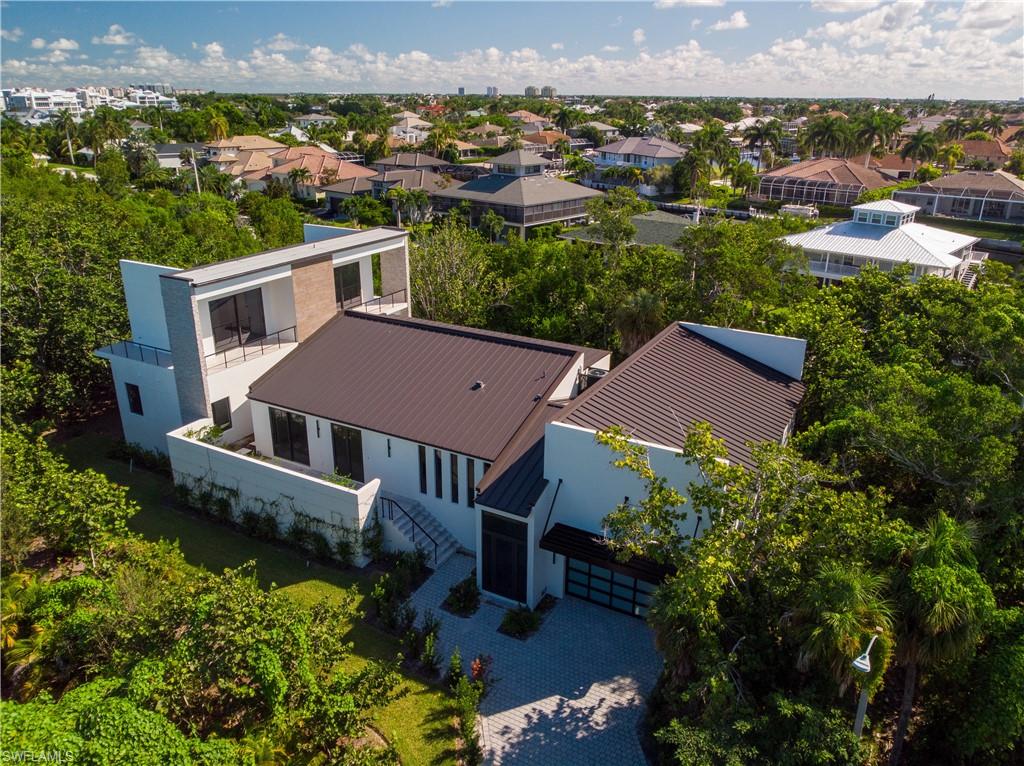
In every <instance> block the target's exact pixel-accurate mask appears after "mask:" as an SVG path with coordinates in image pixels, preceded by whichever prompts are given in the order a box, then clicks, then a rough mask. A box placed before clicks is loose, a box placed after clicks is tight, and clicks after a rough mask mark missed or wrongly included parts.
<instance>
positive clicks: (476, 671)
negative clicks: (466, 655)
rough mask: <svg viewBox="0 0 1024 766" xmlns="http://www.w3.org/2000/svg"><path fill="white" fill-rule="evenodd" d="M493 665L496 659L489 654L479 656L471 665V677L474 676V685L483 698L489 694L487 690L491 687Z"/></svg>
mask: <svg viewBox="0 0 1024 766" xmlns="http://www.w3.org/2000/svg"><path fill="white" fill-rule="evenodd" d="M493 664H494V658H493V657H492V656H491V655H489V654H478V655H477V656H476V657H474V658H473V661H472V662H471V663H469V672H470V675H472V676H473V683H474V684H476V685H477V688H478V689H479V692H480V696H481V697H482V696H483V695H484V694H486V693H487V689H488V688H489V687H490V685H491V665H493Z"/></svg>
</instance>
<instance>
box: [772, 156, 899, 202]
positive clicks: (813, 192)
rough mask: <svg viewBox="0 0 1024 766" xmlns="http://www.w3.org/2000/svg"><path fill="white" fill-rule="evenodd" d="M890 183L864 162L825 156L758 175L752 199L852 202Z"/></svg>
mask: <svg viewBox="0 0 1024 766" xmlns="http://www.w3.org/2000/svg"><path fill="white" fill-rule="evenodd" d="M891 184H892V181H891V179H889V178H886V177H885V176H883V175H882V174H881V173H879V172H878V171H877V170H874V169H871V168H866V167H864V163H863V162H861V163H859V164H858V163H856V162H852V161H851V160H841V159H835V158H832V157H825V158H821V159H816V160H807V161H806V162H797V163H794V164H792V165H786V166H785V167H782V168H778V169H777V170H772V171H770V172H768V173H764V174H763V175H761V176H760V183H759V184H758V193H757V194H756V195H754V196H755V198H759V199H774V200H782V201H784V202H816V203H819V204H825V205H852V204H853V203H854V202H856V201H857V197H859V196H860V195H861V194H862V193H863V192H865V191H868V190H870V189H881V188H882V187H884V186H889V185H891Z"/></svg>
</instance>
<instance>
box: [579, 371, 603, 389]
mask: <svg viewBox="0 0 1024 766" xmlns="http://www.w3.org/2000/svg"><path fill="white" fill-rule="evenodd" d="M607 374H608V370H599V369H598V368H596V367H590V368H588V369H587V370H584V372H583V375H582V379H581V380H580V383H581V384H582V385H581V386H580V391H585V390H586V389H588V388H590V387H591V386H592V385H594V384H595V383H597V381H599V380H601V378H603V377H604V376H605V375H607Z"/></svg>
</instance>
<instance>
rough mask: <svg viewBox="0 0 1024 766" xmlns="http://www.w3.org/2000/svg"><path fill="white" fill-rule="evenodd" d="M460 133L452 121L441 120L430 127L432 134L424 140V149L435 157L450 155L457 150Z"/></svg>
mask: <svg viewBox="0 0 1024 766" xmlns="http://www.w3.org/2000/svg"><path fill="white" fill-rule="evenodd" d="M457 137H458V133H457V131H456V129H455V126H454V125H452V124H451V123H450V122H441V123H438V124H437V125H435V126H434V127H433V128H431V129H430V134H429V135H428V136H427V138H426V140H425V141H424V142H423V150H424V151H425V152H427V153H428V154H432V155H433V156H435V157H438V158H440V157H449V158H450V156H451V154H452V153H453V152H454V150H455V140H456V138H457Z"/></svg>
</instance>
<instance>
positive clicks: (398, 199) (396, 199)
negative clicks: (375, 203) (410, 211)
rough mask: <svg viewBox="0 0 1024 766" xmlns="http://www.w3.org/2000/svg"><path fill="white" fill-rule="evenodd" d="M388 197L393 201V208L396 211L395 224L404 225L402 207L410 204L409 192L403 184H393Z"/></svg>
mask: <svg viewBox="0 0 1024 766" xmlns="http://www.w3.org/2000/svg"><path fill="white" fill-rule="evenodd" d="M386 196H387V198H388V200H390V202H391V209H392V211H394V213H395V225H396V226H398V227H399V228H401V226H402V209H403V208H404V207H405V206H406V205H408V204H409V192H408V191H406V190H405V188H404V187H402V186H392V187H391V188H390V189H388V193H387V195H386Z"/></svg>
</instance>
